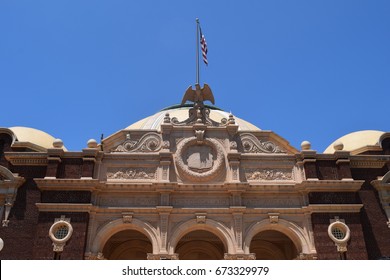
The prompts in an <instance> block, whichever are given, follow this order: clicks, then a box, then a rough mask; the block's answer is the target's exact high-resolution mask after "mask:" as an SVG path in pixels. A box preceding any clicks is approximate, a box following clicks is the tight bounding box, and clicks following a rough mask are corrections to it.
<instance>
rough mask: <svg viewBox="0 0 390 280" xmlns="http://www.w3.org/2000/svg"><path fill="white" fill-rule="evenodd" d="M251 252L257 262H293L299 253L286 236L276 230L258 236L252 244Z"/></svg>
mask: <svg viewBox="0 0 390 280" xmlns="http://www.w3.org/2000/svg"><path fill="white" fill-rule="evenodd" d="M250 252H251V253H255V254H256V259H257V260H292V259H294V258H296V257H297V255H298V251H297V248H296V247H295V245H294V243H293V242H292V241H291V239H290V238H288V237H287V236H286V235H285V234H283V233H281V232H279V231H276V230H265V231H262V232H259V233H258V234H256V235H255V236H254V237H253V238H252V241H251V244H250Z"/></svg>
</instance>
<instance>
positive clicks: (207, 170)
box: [176, 137, 224, 181]
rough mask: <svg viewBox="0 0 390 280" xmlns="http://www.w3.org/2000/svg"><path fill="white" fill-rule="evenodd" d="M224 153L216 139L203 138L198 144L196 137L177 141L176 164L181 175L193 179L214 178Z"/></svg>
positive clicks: (222, 160) (221, 163)
mask: <svg viewBox="0 0 390 280" xmlns="http://www.w3.org/2000/svg"><path fill="white" fill-rule="evenodd" d="M223 162H224V154H223V151H222V148H221V146H220V144H219V143H218V141H216V140H214V139H203V141H202V144H199V141H198V138H197V137H191V138H188V139H185V140H183V141H182V142H180V143H179V145H178V148H177V152H176V164H177V167H178V170H179V172H180V174H181V175H182V176H184V177H185V178H187V179H190V180H194V181H206V180H211V179H214V178H215V177H216V176H217V175H218V174H219V172H220V171H221V168H222V165H223Z"/></svg>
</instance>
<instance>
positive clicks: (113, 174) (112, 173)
mask: <svg viewBox="0 0 390 280" xmlns="http://www.w3.org/2000/svg"><path fill="white" fill-rule="evenodd" d="M155 178H156V168H141V167H139V168H109V169H108V170H107V179H114V180H115V179H116V180H154V179H155Z"/></svg>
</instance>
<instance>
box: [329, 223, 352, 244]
mask: <svg viewBox="0 0 390 280" xmlns="http://www.w3.org/2000/svg"><path fill="white" fill-rule="evenodd" d="M328 235H329V237H330V238H331V239H332V240H333V241H334V242H336V243H345V242H348V240H349V238H350V230H349V227H348V226H347V225H346V224H344V223H342V222H340V221H337V222H334V223H331V224H330V225H329V227H328Z"/></svg>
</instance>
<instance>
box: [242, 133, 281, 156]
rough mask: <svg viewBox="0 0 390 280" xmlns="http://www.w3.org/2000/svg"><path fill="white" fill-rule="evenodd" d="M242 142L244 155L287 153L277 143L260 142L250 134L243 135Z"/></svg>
mask: <svg viewBox="0 0 390 280" xmlns="http://www.w3.org/2000/svg"><path fill="white" fill-rule="evenodd" d="M241 142H242V146H243V148H244V153H256V154H257V153H266V154H271V153H275V154H279V153H286V151H285V150H283V149H281V148H280V147H279V146H278V145H276V144H275V143H273V142H271V141H260V140H259V139H257V138H256V137H255V136H254V135H253V134H250V133H244V134H241Z"/></svg>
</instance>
